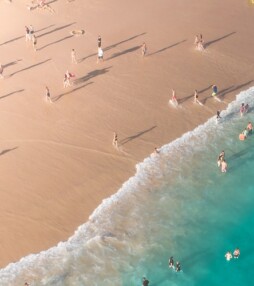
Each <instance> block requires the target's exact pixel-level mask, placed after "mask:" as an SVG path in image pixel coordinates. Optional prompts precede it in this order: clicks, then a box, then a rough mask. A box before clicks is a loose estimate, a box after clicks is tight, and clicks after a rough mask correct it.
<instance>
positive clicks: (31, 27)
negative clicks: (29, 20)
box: [29, 25, 34, 41]
mask: <svg viewBox="0 0 254 286" xmlns="http://www.w3.org/2000/svg"><path fill="white" fill-rule="evenodd" d="M33 34H34V28H33V26H32V25H29V38H30V41H32V39H33Z"/></svg>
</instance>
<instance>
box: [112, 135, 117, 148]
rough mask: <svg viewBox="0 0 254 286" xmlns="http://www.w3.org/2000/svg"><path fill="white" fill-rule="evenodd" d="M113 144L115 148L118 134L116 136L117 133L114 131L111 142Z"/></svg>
mask: <svg viewBox="0 0 254 286" xmlns="http://www.w3.org/2000/svg"><path fill="white" fill-rule="evenodd" d="M112 144H113V146H114V147H115V148H118V136H117V133H116V132H114V137H113V142H112Z"/></svg>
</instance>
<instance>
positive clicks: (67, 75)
mask: <svg viewBox="0 0 254 286" xmlns="http://www.w3.org/2000/svg"><path fill="white" fill-rule="evenodd" d="M70 80H71V74H70V73H69V71H68V70H67V71H66V73H65V74H64V88H65V87H69V86H71V81H70Z"/></svg>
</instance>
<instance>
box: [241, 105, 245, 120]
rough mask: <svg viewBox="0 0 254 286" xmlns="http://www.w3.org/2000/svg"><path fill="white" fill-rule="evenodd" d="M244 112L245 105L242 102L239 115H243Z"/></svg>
mask: <svg viewBox="0 0 254 286" xmlns="http://www.w3.org/2000/svg"><path fill="white" fill-rule="evenodd" d="M244 112H245V106H244V103H242V105H241V107H240V115H241V117H242V116H243V113H244Z"/></svg>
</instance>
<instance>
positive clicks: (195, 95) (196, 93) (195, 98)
mask: <svg viewBox="0 0 254 286" xmlns="http://www.w3.org/2000/svg"><path fill="white" fill-rule="evenodd" d="M194 103H198V104H199V105H203V104H202V103H201V102H200V101H199V100H198V91H197V90H196V89H195V91H194Z"/></svg>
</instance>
